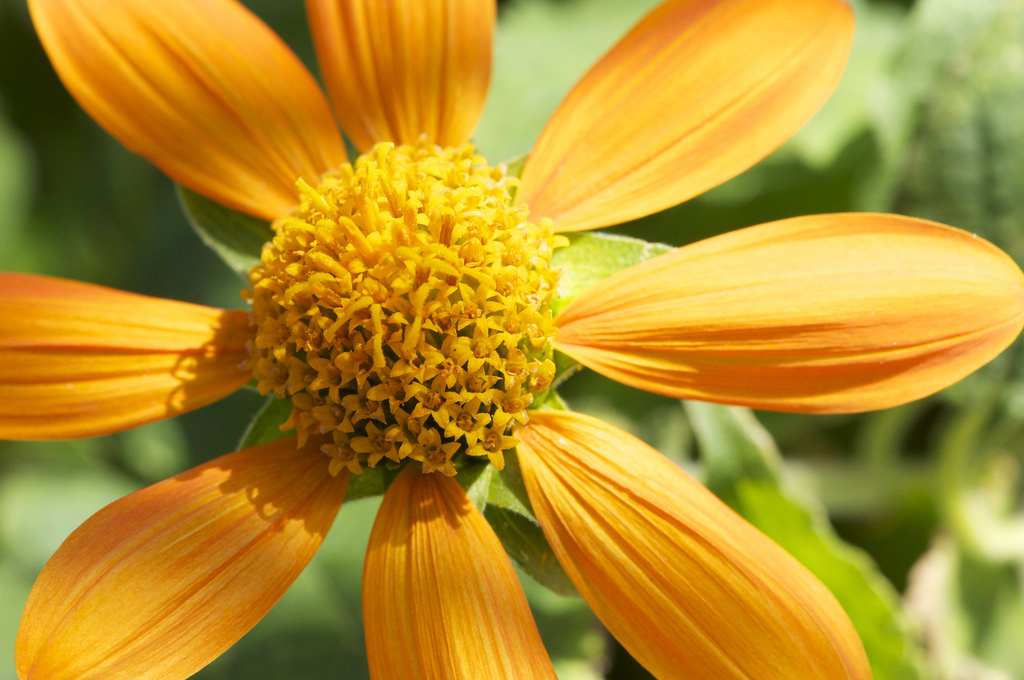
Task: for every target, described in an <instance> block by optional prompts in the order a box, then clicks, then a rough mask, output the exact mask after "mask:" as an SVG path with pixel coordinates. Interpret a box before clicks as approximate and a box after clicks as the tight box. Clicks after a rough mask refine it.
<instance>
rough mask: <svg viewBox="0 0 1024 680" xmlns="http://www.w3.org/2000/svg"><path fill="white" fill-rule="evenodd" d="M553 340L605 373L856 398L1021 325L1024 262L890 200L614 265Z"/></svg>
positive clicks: (919, 377) (676, 392)
mask: <svg viewBox="0 0 1024 680" xmlns="http://www.w3.org/2000/svg"><path fill="white" fill-rule="evenodd" d="M557 324H558V326H559V328H560V330H559V332H558V335H557V336H556V337H555V340H554V343H555V346H556V347H558V348H559V349H560V350H562V351H563V352H565V353H567V354H569V355H571V356H572V357H574V358H575V359H577V360H578V361H580V362H582V363H583V364H584V365H586V366H589V367H591V368H593V369H594V370H596V371H598V372H600V373H603V374H605V375H607V376H609V377H611V378H614V379H615V380H618V381H620V382H623V383H626V384H628V385H632V386H634V387H639V388H641V389H645V390H649V391H652V392H658V393H660V394H665V395H669V396H673V397H679V398H683V399H702V400H705V401H717V402H722V403H728V404H741V405H745V406H752V407H755V408H762V409H773V410H783V411H801V412H829V413H841V412H855V411H866V410H872V409H881V408H888V407H890V406H895V405H897V404H902V403H905V402H908V401H911V400H914V399H919V398H921V397H924V396H926V395H928V394H931V393H932V392H935V391H937V390H940V389H942V388H943V387H946V386H947V385H950V384H952V383H954V382H956V381H957V380H960V379H961V378H963V377H964V376H966V375H967V374H969V373H971V372H972V371H974V370H975V369H977V368H979V367H980V366H982V365H983V364H985V363H986V362H988V361H989V360H991V359H992V358H993V357H995V356H996V355H997V354H999V353H1000V352H1001V351H1002V350H1003V349H1004V348H1005V347H1006V346H1007V345H1009V344H1010V342H1012V341H1013V339H1014V338H1015V337H1016V336H1017V334H1018V333H1019V332H1020V330H1021V326H1022V325H1024V275H1022V274H1021V271H1020V269H1018V267H1017V265H1016V264H1014V262H1013V261H1012V260H1011V259H1010V258H1009V257H1007V256H1006V255H1005V254H1004V253H1003V252H1001V251H1000V250H998V249H997V248H995V247H994V246H992V245H991V244H989V243H987V242H986V241H983V240H981V239H979V238H977V237H975V236H972V235H971V234H968V233H966V232H962V231H960V230H957V229H952V228H950V227H945V226H942V225H940V224H935V223H933V222H926V221H924V220H917V219H912V218H909V217H899V216H896V215H873V214H844V215H817V216H809V217H800V218H795V219H790V220H783V221H780V222H773V223H771V224H764V225H761V226H758V227H751V228H749V229H743V230H740V231H736V232H732V233H730V234H725V235H723V236H718V237H715V238H711V239H707V240H706V241H701V242H700V243H696V244H693V245H690V246H687V247H685V248H681V249H679V250H676V251H673V252H671V253H667V254H665V255H662V256H660V257H657V258H654V259H651V260H648V261H647V262H645V263H642V264H640V265H638V266H636V267H632V268H630V269H627V270H625V271H623V272H620V273H619V274H617V275H615V276H611V277H609V278H607V279H605V280H604V281H602V282H601V283H599V284H598V285H596V286H594V287H593V288H591V289H589V290H587V291H586V292H584V293H583V294H582V295H580V296H579V297H578V298H576V300H574V301H573V302H572V303H570V304H569V306H568V307H566V309H565V311H564V312H563V313H562V315H561V316H559V317H558V319H557Z"/></svg>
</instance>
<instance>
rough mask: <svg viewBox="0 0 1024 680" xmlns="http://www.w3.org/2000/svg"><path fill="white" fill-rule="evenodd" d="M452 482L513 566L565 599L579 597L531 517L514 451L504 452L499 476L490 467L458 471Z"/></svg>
mask: <svg viewBox="0 0 1024 680" xmlns="http://www.w3.org/2000/svg"><path fill="white" fill-rule="evenodd" d="M455 479H456V480H457V481H458V482H459V483H460V484H462V485H463V488H465V489H466V495H467V496H469V498H470V500H471V501H473V504H474V505H476V507H477V509H479V510H480V512H482V513H483V515H484V517H485V518H486V519H487V522H488V523H489V524H490V525H491V528H492V529H493V530H494V533H495V534H497V536H498V539H499V540H500V541H501V544H502V545H503V546H504V547H505V552H507V553H508V556H509V557H510V558H512V561H513V562H515V563H516V564H517V565H519V567H520V568H521V569H522V570H523V571H524V572H526V573H527V574H528V575H529V576H530V577H531V578H533V579H534V580H535V581H537V582H538V583H539V584H541V585H542V586H544V587H546V588H548V589H549V590H551V591H553V592H555V593H558V594H559V595H564V596H566V597H574V596H577V595H578V593H577V592H576V588H575V587H574V586H573V585H572V581H570V580H569V576H568V575H567V574H566V573H565V570H563V569H562V565H561V564H559V562H558V558H556V557H555V553H554V551H553V550H552V549H551V545H550V544H549V543H548V541H547V538H545V537H544V530H543V529H541V527H540V523H538V522H537V518H536V517H535V516H534V514H533V508H532V507H531V506H530V499H529V497H528V496H527V494H526V486H525V484H524V483H523V474H522V471H521V470H520V468H519V457H518V456H517V455H516V453H515V451H506V452H505V467H504V469H503V470H502V471H501V472H498V471H497V470H496V469H495V468H494V466H492V465H490V464H483V465H475V466H473V467H471V468H470V467H467V468H464V469H462V470H460V471H459V474H458V476H456V478H455Z"/></svg>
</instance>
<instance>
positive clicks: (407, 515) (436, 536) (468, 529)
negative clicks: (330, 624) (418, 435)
mask: <svg viewBox="0 0 1024 680" xmlns="http://www.w3.org/2000/svg"><path fill="white" fill-rule="evenodd" d="M363 620H364V625H365V627H366V648H367V653H368V654H369V660H370V675H371V676H372V677H373V678H377V679H378V680H379V679H380V678H410V679H412V680H422V679H426V678H434V679H436V680H450V679H452V678H467V679H468V678H472V679H473V680H477V679H483V680H486V679H488V678H494V679H496V680H497V679H499V678H513V677H514V678H550V679H552V680H553V679H554V677H555V672H554V668H553V667H552V666H551V661H550V660H549V659H548V655H547V653H546V652H545V651H544V646H543V645H542V643H541V641H540V635H539V634H538V633H537V626H536V624H534V622H533V617H532V616H531V614H530V609H529V606H528V605H527V603H526V596H525V595H523V590H522V587H521V586H520V585H519V580H518V579H517V577H516V574H515V571H514V570H513V569H512V565H511V563H510V562H509V560H508V556H507V555H506V554H505V550H504V549H503V548H502V547H501V543H500V542H499V541H498V538H497V537H496V536H495V535H494V532H493V531H491V528H490V526H489V525H488V524H487V520H485V519H484V517H483V515H481V514H480V512H479V511H478V510H477V509H476V508H475V507H474V506H473V504H472V502H470V500H469V499H468V498H467V497H466V494H465V492H464V491H463V490H462V487H460V486H459V485H458V483H457V482H456V481H455V480H453V479H451V478H449V477H445V476H444V475H440V474H436V473H431V474H422V473H420V472H418V471H414V470H412V469H410V468H406V470H405V472H403V473H402V474H401V475H399V477H398V479H396V480H395V482H394V483H393V484H392V485H391V487H390V488H389V489H388V492H387V494H385V496H384V503H383V504H382V505H381V507H380V510H379V512H378V515H377V521H376V522H375V523H374V525H373V532H372V533H371V534H370V547H369V549H368V552H367V555H366V565H365V566H364V568H363Z"/></svg>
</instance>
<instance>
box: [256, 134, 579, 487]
mask: <svg viewBox="0 0 1024 680" xmlns="http://www.w3.org/2000/svg"><path fill="white" fill-rule="evenodd" d="M515 185H516V179H515V178H511V177H508V176H506V175H505V174H504V172H503V169H502V168H500V167H499V168H490V167H488V166H487V165H486V164H485V162H484V160H483V158H481V157H480V156H477V155H474V154H473V150H472V147H469V146H466V147H461V148H446V149H442V148H439V147H435V146H432V145H428V144H426V143H421V144H420V145H418V146H399V147H395V146H394V145H392V144H388V143H385V144H379V145H377V146H376V147H374V148H373V149H371V150H370V151H369V152H368V153H366V154H364V155H362V156H360V157H359V158H358V159H357V160H356V162H355V164H354V165H348V164H346V165H344V166H342V167H341V168H339V169H338V170H336V171H334V172H332V173H329V174H328V175H327V176H325V177H324V178H323V180H322V182H321V184H320V185H319V186H318V187H316V188H313V187H311V186H309V185H308V184H306V183H305V182H303V181H301V180H300V181H299V183H298V187H299V190H300V191H301V193H302V196H303V199H302V203H301V204H300V205H299V206H298V207H297V208H296V209H295V211H294V212H293V213H292V215H290V216H288V217H286V218H283V219H280V220H278V221H276V222H275V223H274V229H275V231H276V236H275V237H274V240H273V242H272V243H270V244H268V245H267V246H266V247H265V248H264V251H263V257H262V263H261V264H260V265H259V266H257V267H255V268H254V269H253V270H252V273H251V274H250V282H251V283H252V286H253V290H252V291H250V292H248V294H247V297H248V298H249V299H250V300H251V301H252V305H253V317H254V319H255V322H256V325H257V327H258V331H257V334H256V341H255V342H254V343H253V346H252V364H253V367H254V374H255V376H256V378H257V379H258V381H259V389H260V391H261V392H262V393H264V394H266V393H269V392H273V393H274V394H275V395H277V396H278V397H280V398H289V397H290V398H291V400H292V404H293V409H294V411H293V414H292V417H291V418H290V419H289V424H294V425H296V426H297V427H298V428H299V430H300V432H299V436H300V438H302V439H305V438H307V437H309V436H311V435H320V434H331V435H332V438H333V443H331V444H326V445H324V446H323V448H322V450H323V451H324V453H326V454H327V455H329V456H330V457H331V466H330V469H331V471H332V473H337V472H340V471H341V470H342V469H348V470H351V471H352V472H353V473H359V472H361V470H362V468H361V465H362V464H363V463H366V464H368V465H370V466H374V465H376V464H377V463H378V462H380V461H381V460H384V459H387V460H390V461H393V463H392V464H394V463H401V462H403V461H417V462H418V463H419V464H420V465H421V466H422V469H423V470H424V471H425V472H431V471H439V472H442V473H443V474H447V475H454V474H455V473H456V470H457V464H458V458H456V457H457V456H459V455H460V454H465V455H471V456H486V457H487V458H488V459H489V460H490V461H491V462H492V463H493V464H495V465H496V466H498V467H500V466H501V465H502V463H503V460H504V458H503V455H502V452H503V451H505V450H507V449H508V448H510V447H512V446H515V444H516V440H515V438H514V437H513V436H512V434H513V429H514V428H515V427H518V426H519V425H520V424H522V423H524V422H526V408H527V407H528V406H529V405H530V403H531V402H532V401H533V399H534V396H533V395H534V393H537V392H540V391H543V390H544V389H546V388H547V386H548V385H549V384H550V382H551V376H553V374H554V364H553V362H552V361H551V360H550V348H549V346H548V344H547V339H548V338H549V337H550V336H551V335H552V333H553V329H554V326H553V323H552V319H551V311H550V309H549V304H550V302H551V300H552V298H553V296H554V294H555V287H556V283H557V273H556V272H553V271H551V270H550V269H548V261H549V260H550V257H551V252H552V249H553V248H554V247H556V246H557V245H561V243H563V242H564V241H563V240H561V237H556V236H554V235H553V233H552V229H551V223H550V221H549V220H543V221H541V222H540V224H533V223H531V222H529V221H528V220H527V217H528V211H527V209H526V207H525V206H515V207H513V206H512V201H511V198H510V195H509V190H510V189H512V188H513V187H514V186H515ZM453 458H454V459H455V460H453Z"/></svg>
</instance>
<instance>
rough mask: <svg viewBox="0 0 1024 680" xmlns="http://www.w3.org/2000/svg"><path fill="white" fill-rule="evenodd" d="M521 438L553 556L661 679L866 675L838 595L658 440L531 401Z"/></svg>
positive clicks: (523, 457) (525, 465) (762, 679)
mask: <svg viewBox="0 0 1024 680" xmlns="http://www.w3.org/2000/svg"><path fill="white" fill-rule="evenodd" d="M519 437H520V439H521V440H522V444H521V445H520V447H519V455H520V463H521V465H522V470H523V478H524V480H525V481H526V488H527V490H528V492H529V495H530V501H531V502H532V503H533V508H534V511H535V512H536V514H537V519H538V520H539V521H540V523H541V526H542V527H543V529H544V534H545V536H547V539H548V541H549V542H550V543H551V547H552V548H553V549H554V551H555V554H556V555H557V556H558V561H559V562H561V564H562V566H563V567H565V570H566V573H567V574H568V575H569V577H570V578H571V579H572V581H573V583H574V584H575V585H576V588H577V589H578V590H579V592H580V594H581V595H582V596H583V598H584V599H585V600H586V601H587V604H589V605H590V607H591V608H592V609H593V610H594V612H595V613H596V614H597V615H598V617H600V619H601V620H602V621H603V622H604V624H605V625H606V626H607V627H608V629H609V630H610V631H611V633H612V634H613V635H614V636H615V637H616V638H617V639H618V640H619V642H621V643H622V645H623V646H624V647H625V648H626V649H628V650H629V651H630V653H631V654H632V655H633V656H634V657H635V658H636V659H637V660H638V661H640V663H641V664H643V665H644V666H645V667H646V668H647V669H648V670H650V671H651V672H652V673H654V675H655V676H657V677H659V678H702V679H711V678H714V679H718V678H736V679H737V680H739V679H743V680H748V679H749V678H758V680H770V679H772V678H778V680H792V679H793V678H829V679H830V680H843V679H847V678H848V679H853V678H858V679H863V680H868V679H869V678H870V677H871V674H870V670H869V668H868V663H867V659H866V657H865V655H864V650H863V647H862V646H861V644H860V640H859V639H858V638H857V634H856V632H855V631H854V630H853V626H852V625H851V624H850V621H849V619H848V618H847V617H846V614H845V613H844V612H843V610H842V609H841V608H840V606H839V604H838V603H837V602H836V600H835V598H834V597H833V596H832V594H831V593H830V592H828V590H827V589H826V588H825V587H824V586H823V585H822V584H821V583H820V582H819V581H818V580H817V579H816V578H815V577H814V576H813V575H812V574H811V573H810V572H809V571H807V570H806V569H805V568H804V567H803V566H802V565H800V563H798V562H797V561H796V560H795V559H793V558H792V557H790V556H789V555H788V554H787V553H786V552H785V551H783V550H782V549H781V548H779V547H778V546H777V545H775V544H774V543H772V542H771V541H770V540H768V539H767V538H766V537H765V536H763V535H762V534H760V533H759V532H758V531H757V530H755V529H754V528H753V527H751V526H750V525H749V524H747V523H746V522H745V521H744V520H743V519H742V518H740V517H739V516H737V515H736V514H735V513H733V512H732V511H731V510H730V509H729V508H728V507H726V506H725V505H724V504H722V503H721V502H720V501H719V500H718V499H717V498H715V497H714V496H713V495H712V494H711V493H710V492H709V491H708V490H707V489H705V488H704V487H702V486H701V485H700V484H698V483H697V482H695V481H694V480H693V479H692V478H691V477H690V476H689V475H687V474H686V473H685V472H683V471H682V470H681V469H679V468H678V467H677V466H676V465H674V464H673V463H671V462H670V461H669V460H667V459H666V458H664V457H663V456H661V455H660V454H659V453H658V452H657V451H655V450H653V449H651V448H650V447H649V446H647V445H646V444H644V443H643V442H641V441H639V440H637V439H635V438H633V437H631V436H630V435H628V434H626V433H624V432H622V431H620V430H618V429H616V428H614V427H612V426H611V425H608V424H607V423H604V422H603V421H600V420H597V419H594V418H590V417H588V416H584V415H580V414H575V413H569V412H535V415H534V416H531V418H530V423H529V425H528V426H527V427H525V428H523V429H522V430H520V431H519Z"/></svg>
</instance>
